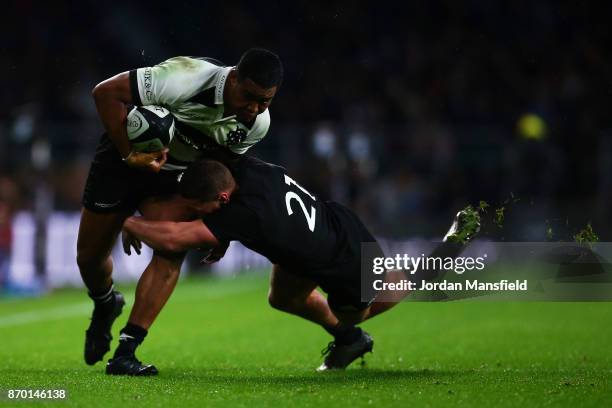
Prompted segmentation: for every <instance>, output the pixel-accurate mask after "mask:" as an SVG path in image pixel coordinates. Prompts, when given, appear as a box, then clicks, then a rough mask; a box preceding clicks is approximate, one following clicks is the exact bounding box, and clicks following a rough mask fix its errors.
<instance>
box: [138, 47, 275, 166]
mask: <svg viewBox="0 0 612 408" xmlns="http://www.w3.org/2000/svg"><path fill="white" fill-rule="evenodd" d="M231 69H232V67H224V66H221V65H220V64H218V63H217V62H216V61H214V60H210V59H206V58H195V57H175V58H170V59H169V60H167V61H164V62H162V63H160V64H158V65H155V66H153V67H145V68H139V69H135V70H132V71H130V74H129V76H130V86H131V89H132V98H133V100H134V103H135V104H136V105H159V106H163V107H165V108H167V109H168V110H170V112H172V114H173V115H174V117H175V118H176V132H175V136H174V138H173V140H172V142H171V143H170V145H169V146H168V147H169V149H170V152H169V154H168V162H167V163H166V165H164V167H163V169H165V170H176V169H184V168H185V166H186V165H187V164H188V163H190V162H192V161H193V160H195V159H196V158H197V157H198V156H199V155H200V153H201V151H202V150H205V149H206V148H207V146H211V144H212V145H219V146H223V147H226V148H228V149H229V150H231V151H232V152H234V153H238V154H243V153H245V152H246V151H247V150H248V149H249V148H250V147H251V146H253V145H254V144H255V143H257V142H259V141H260V140H261V139H263V138H264V136H265V135H266V133H267V132H268V128H269V127H270V113H269V112H268V110H267V109H266V111H264V112H263V113H261V114H259V115H257V117H256V119H255V121H254V122H253V123H252V124H250V125H245V124H243V123H240V122H238V120H236V116H235V115H232V116H227V117H224V116H223V112H224V105H223V90H224V88H225V81H226V80H227V76H228V74H229V72H230V70H231Z"/></svg>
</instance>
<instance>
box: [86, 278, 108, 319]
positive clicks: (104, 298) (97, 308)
mask: <svg viewBox="0 0 612 408" xmlns="http://www.w3.org/2000/svg"><path fill="white" fill-rule="evenodd" d="M114 289H115V286H114V285H113V284H112V283H111V285H110V287H108V288H106V289H104V290H101V291H96V292H91V291H89V292H87V294H88V295H89V297H90V298H91V299H92V300H93V301H94V312H95V313H102V314H106V313H108V312H110V311H111V310H112V309H113V307H114V306H115V292H114Z"/></svg>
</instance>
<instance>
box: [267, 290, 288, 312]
mask: <svg viewBox="0 0 612 408" xmlns="http://www.w3.org/2000/svg"><path fill="white" fill-rule="evenodd" d="M268 303H269V304H270V306H272V307H273V308H274V309H277V310H283V311H288V310H289V309H290V308H291V302H290V301H289V300H288V299H287V298H286V297H284V296H281V295H278V294H277V293H276V292H274V291H270V293H268Z"/></svg>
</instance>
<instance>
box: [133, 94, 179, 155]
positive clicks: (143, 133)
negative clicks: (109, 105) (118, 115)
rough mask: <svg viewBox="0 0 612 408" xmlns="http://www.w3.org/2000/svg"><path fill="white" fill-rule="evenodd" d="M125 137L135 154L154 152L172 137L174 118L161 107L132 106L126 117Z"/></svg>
mask: <svg viewBox="0 0 612 408" xmlns="http://www.w3.org/2000/svg"><path fill="white" fill-rule="evenodd" d="M127 135H128V139H129V140H130V144H131V145H132V149H133V150H135V151H137V152H156V151H159V150H162V149H163V148H164V147H165V146H168V144H170V142H171V141H172V137H173V136H174V117H173V116H172V114H171V113H170V111H169V110H168V109H166V108H163V107H161V106H153V105H148V106H134V107H133V108H132V110H130V112H129V113H128V115H127Z"/></svg>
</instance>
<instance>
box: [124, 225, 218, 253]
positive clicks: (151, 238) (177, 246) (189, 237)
mask: <svg viewBox="0 0 612 408" xmlns="http://www.w3.org/2000/svg"><path fill="white" fill-rule="evenodd" d="M123 229H124V230H125V231H126V232H127V233H128V234H131V235H133V236H134V237H136V238H137V239H139V240H141V241H142V242H144V243H145V244H147V245H148V246H150V247H151V248H153V249H155V250H158V251H163V252H185V251H188V250H190V249H194V248H204V249H206V248H214V247H216V246H217V245H219V241H218V240H217V238H216V237H215V236H214V235H213V233H212V232H210V230H209V229H208V228H207V227H206V225H205V224H204V223H203V222H202V220H195V221H189V222H173V221H148V220H146V219H144V218H143V217H129V218H128V219H127V220H126V221H125V223H124V224H123Z"/></svg>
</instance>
